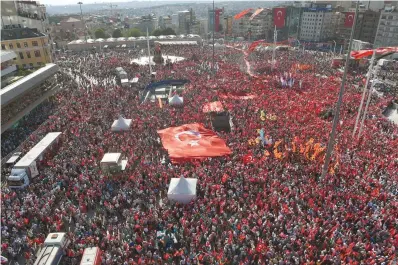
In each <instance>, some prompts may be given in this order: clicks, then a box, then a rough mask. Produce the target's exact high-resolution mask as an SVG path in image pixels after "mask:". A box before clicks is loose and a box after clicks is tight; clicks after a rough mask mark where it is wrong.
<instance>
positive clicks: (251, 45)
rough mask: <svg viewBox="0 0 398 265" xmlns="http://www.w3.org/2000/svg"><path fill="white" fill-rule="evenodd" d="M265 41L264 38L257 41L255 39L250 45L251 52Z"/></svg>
mask: <svg viewBox="0 0 398 265" xmlns="http://www.w3.org/2000/svg"><path fill="white" fill-rule="evenodd" d="M263 42H264V40H256V41H253V42H252V44H250V46H249V49H248V50H249V52H252V51H254V49H255V48H256V47H257V46H258V45H259V44H260V43H263Z"/></svg>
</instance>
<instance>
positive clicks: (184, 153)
mask: <svg viewBox="0 0 398 265" xmlns="http://www.w3.org/2000/svg"><path fill="white" fill-rule="evenodd" d="M158 134H159V135H160V138H161V139H162V144H163V147H164V148H165V149H167V151H168V153H169V156H170V158H171V159H172V160H173V159H174V160H177V161H178V160H181V159H203V158H206V157H216V156H224V155H229V154H231V153H232V151H231V149H229V147H228V146H227V145H226V144H225V141H224V140H223V139H221V138H219V137H218V136H217V134H216V133H214V132H213V131H211V130H208V129H206V128H205V127H204V126H203V124H201V123H192V124H185V125H182V126H179V127H170V128H167V129H163V130H159V131H158Z"/></svg>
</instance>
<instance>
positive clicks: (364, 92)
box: [352, 50, 376, 137]
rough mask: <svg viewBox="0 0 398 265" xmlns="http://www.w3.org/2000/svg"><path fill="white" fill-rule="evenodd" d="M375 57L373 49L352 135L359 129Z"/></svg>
mask: <svg viewBox="0 0 398 265" xmlns="http://www.w3.org/2000/svg"><path fill="white" fill-rule="evenodd" d="M375 57H376V52H375V51H374V50H373V55H372V59H371V60H370V65H369V70H368V75H367V77H366V83H365V87H364V88H363V92H362V98H361V103H360V104H359V108H358V115H357V119H356V120H355V125H354V130H353V132H352V137H354V136H355V132H356V131H357V126H358V122H359V117H361V112H362V108H363V102H364V101H365V95H366V92H367V89H368V84H369V79H370V77H371V76H372V73H373V63H374V60H375Z"/></svg>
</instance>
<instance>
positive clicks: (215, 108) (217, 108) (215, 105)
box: [203, 101, 224, 113]
mask: <svg viewBox="0 0 398 265" xmlns="http://www.w3.org/2000/svg"><path fill="white" fill-rule="evenodd" d="M223 110H224V107H223V105H222V103H221V102H220V101H215V102H210V103H206V104H204V105H203V112H204V113H208V112H222V111H223Z"/></svg>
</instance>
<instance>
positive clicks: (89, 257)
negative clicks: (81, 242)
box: [80, 247, 102, 265]
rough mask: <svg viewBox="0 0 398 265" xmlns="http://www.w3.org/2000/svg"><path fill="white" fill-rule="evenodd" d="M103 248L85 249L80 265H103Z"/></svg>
mask: <svg viewBox="0 0 398 265" xmlns="http://www.w3.org/2000/svg"><path fill="white" fill-rule="evenodd" d="M101 261H102V259H101V249H99V248H98V247H91V248H86V249H84V252H83V256H82V260H81V261H80V265H101Z"/></svg>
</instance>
